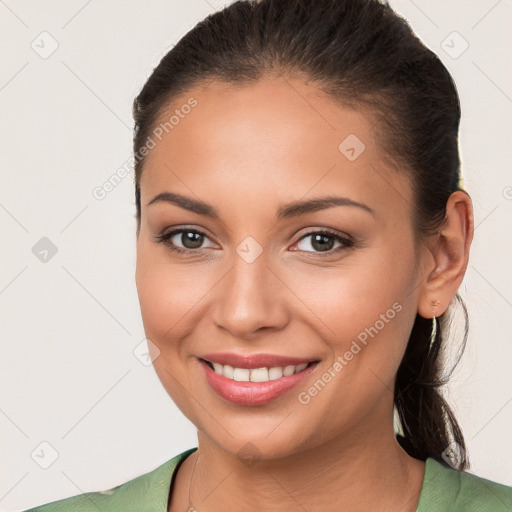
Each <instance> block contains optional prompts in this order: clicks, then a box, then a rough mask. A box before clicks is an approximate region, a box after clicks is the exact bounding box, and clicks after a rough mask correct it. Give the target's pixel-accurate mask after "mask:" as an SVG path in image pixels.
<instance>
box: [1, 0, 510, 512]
mask: <svg viewBox="0 0 512 512" xmlns="http://www.w3.org/2000/svg"><path fill="white" fill-rule="evenodd" d="M223 3H224V2H220V1H212V0H208V1H206V0H173V1H169V0H167V1H161V0H158V1H155V0H153V1H152V2H143V1H142V0H139V1H133V0H132V1H126V0H125V1H123V2H121V1H118V2H115V1H112V0H107V1H106V0H103V1H101V2H99V1H98V0H89V1H84V0H73V1H69V0H68V1H63V0H60V1H54V2H51V3H50V2H46V3H42V2H38V1H35V0H31V1H26V0H20V1H14V0H0V39H1V43H0V47H1V68H0V144H1V159H0V170H1V183H2V187H1V189H0V223H1V241H2V242H1V251H0V254H1V261H2V263H1V267H0V312H1V313H0V314H1V325H0V329H1V331H0V332H1V342H2V350H1V363H0V364H1V367H0V379H1V382H0V389H1V390H2V395H1V402H0V435H1V440H2V452H1V456H0V460H1V461H2V464H1V472H0V510H2V511H18V510H21V509H24V508H28V507H29V506H34V505H36V504H40V503H44V502H47V501H52V500H55V499H59V498H64V497H66V496H72V495H76V494H78V493H80V492H85V491H91V490H100V489H107V488H109V487H112V486H114V485H117V484H119V483H122V482H124V481H127V480H128V479H130V478H133V477H135V476H137V475H140V474H142V473H144V472H147V471H149V470H151V469H153V468H155V467H157V466H158V465H160V464H162V463H163V462H164V461H166V460H168V459H169V458H171V457H172V456H174V455H176V454H178V453H180V452H182V451H183V450H185V449H187V448H190V447H193V446H196V437H195V429H194V427H193V425H191V424H190V423H189V422H188V420H186V419H185V418H184V417H183V416H182V414H181V413H180V412H179V410H178V409H177V408H176V407H175V406H174V404H173V403H172V401H171V399H170V398H169V397H168V395H167V394H166V392H165V391H164V389H163V387H162V386H161V384H160V382H159V381H158V379H157V377H156V375H155V373H154V371H153V368H152V367H151V366H145V365H144V364H142V363H141V361H140V360H139V359H137V357H135V355H134V353H133V351H134V349H136V347H138V346H139V344H140V343H141V341H142V340H144V331H143V328H142V322H141V318H140V312H139V305H138V300H137V295H136V289H135V284H134V270H135V233H134V231H135V220H134V213H135V206H134V200H133V185H132V172H131V171H130V174H129V175H128V176H127V177H125V178H124V179H123V180H122V181H121V183H120V184H119V185H118V186H117V187H116V188H115V189H114V190H112V191H111V192H110V193H109V194H108V195H107V196H106V198H105V199H103V200H97V199H95V197H94V196H93V194H92V191H93V189H94V188H95V187H97V186H101V185H102V184H103V183H104V182H105V181H106V180H108V178H109V177H110V176H111V175H112V174H114V173H115V172H116V171H117V170H118V169H119V168H121V167H122V166H123V165H124V164H125V162H126V161H127V159H128V158H129V156H130V154H131V143H132V133H131V127H132V119H131V102H132V99H133V97H134V96H135V95H136V93H137V92H138V90H139V89H140V87H141V86H142V84H143V83H144V81H145V79H146V78H147V77H148V76H149V74H150V72H151V70H152V68H153V67H154V66H155V65H156V64H157V63H158V61H159V59H160V58H161V57H162V56H163V55H164V53H166V51H168V50H169V49H170V48H171V47H172V45H173V44H174V43H175V42H176V41H177V40H178V39H179V38H180V37H181V36H182V35H184V34H185V32H186V31H187V30H188V29H190V28H192V26H193V25H195V23H197V22H198V21H199V20H201V19H202V18H204V17H205V16H206V15H207V14H209V13H211V12H212V11H214V10H217V9H218V8H220V7H221V6H222V5H223ZM391 5H392V6H393V7H394V8H395V9H396V10H397V11H398V12H400V13H402V14H403V15H404V16H405V17H406V18H407V19H408V20H409V21H410V22H411V24H412V26H413V28H414V29H415V31H416V33H417V34H418V35H419V36H420V37H421V38H422V39H423V41H424V42H425V43H426V44H427V45H428V46H429V47H430V48H432V49H433V50H434V51H435V52H436V53H438V54H439V55H440V57H441V58H442V59H443V61H444V62H445V64H446V65H447V67H448V68H449V70H450V71H451V73H452V74H453V76H454V78H455V82H456V84H457V86H458V90H459V92H460V97H461V104H462V112H463V115H462V123H461V138H460V145H461V156H462V161H463V172H464V176H465V185H466V187H467V189H468V191H469V192H470V194H471V195H472V197H473V201H474V207H475V216H476V232H475V241H474V245H473V249H472V254H471V260H470V265H469V268H468V272H467V275H466V278H465V281H464V285H463V287H462V290H461V292H462V295H463V297H464V299H465V301H466V303H467V305H468V308H469V314H470V319H471V330H470V336H469V340H468V347H467V349H466V353H465V356H464V358H463V360H462V363H461V365H460V367H459V369H458V370H457V371H456V373H455V374H454V376H453V380H452V382H451V384H450V385H449V387H448V390H447V391H448V396H449V398H450V399H451V400H452V403H454V404H455V411H456V413H457V416H458V419H459V421H460V423H461V425H462V428H463V431H464V433H465V436H466V439H467V442H468V445H469V452H470V460H471V462H472V464H473V468H472V472H474V473H476V474H479V475H480V476H484V477H487V478H490V479H492V480H495V481H498V482H502V483H507V484H509V485H512V465H511V463H510V460H512V437H511V436H510V432H511V431H512V404H511V401H512V386H511V385H510V361H511V356H512V345H511V344H510V332H511V331H512V315H511V308H512V294H511V292H510V290H511V289H512V271H511V269H510V260H511V258H510V257H511V254H512V247H511V246H512V239H511V237H510V232H511V227H512V226H511V224H512V217H511V209H512V200H511V199H512V188H511V187H512V176H511V174H510V162H511V143H510V141H511V140H512V138H511V135H512V130H511V119H512V116H511V111H512V99H511V96H512V83H511V82H512V80H511V72H510V65H509V62H510V48H511V47H512V41H511V32H512V31H511V26H510V20H511V19H512V3H511V1H510V0H500V1H496V0H485V1H484V0H479V1H467V0H457V1H455V0H452V1H445V0H436V1H433V0H428V1H427V0H415V1H411V0H395V1H392V2H391ZM44 31H46V32H48V33H49V34H50V36H48V35H40V34H41V33H42V32H44ZM454 31H456V32H457V33H458V34H459V35H457V34H453V32H454ZM462 38H463V39H462ZM53 41H56V42H57V44H58V48H57V49H56V51H55V52H54V53H53V54H51V55H49V56H48V55H47V54H46V53H48V52H49V51H50V50H51V49H52V44H56V43H54V42H53ZM443 41H444V42H443ZM464 41H467V43H468V44H469V47H468V48H467V50H466V51H464V52H463V53H462V54H460V52H461V50H463V49H464V45H465V43H464ZM45 52H46V53H45ZM459 54H460V55H459ZM43 57H47V58H43ZM43 237H47V238H48V239H49V240H51V242H52V243H53V244H54V245H55V246H56V247H57V253H56V254H55V255H54V256H52V257H51V253H48V256H47V260H48V261H47V262H42V261H40V259H39V258H37V257H36V255H35V254H34V253H33V252H32V248H33V247H34V246H35V245H36V243H38V241H39V240H40V239H41V238H43ZM41 243H44V242H41ZM43 255H44V253H43V254H40V256H41V257H42V256H43ZM139 350H141V349H140V347H139ZM136 353H137V354H140V352H137V351H136ZM43 442H44V443H49V444H50V445H51V446H52V447H53V448H50V447H49V446H48V445H47V444H43V445H41V443H43ZM53 450H55V452H56V455H58V457H57V458H56V460H55V461H54V462H53V463H52V461H53V458H54V456H55V454H54V452H53ZM50 463H51V464H50ZM41 465H43V466H45V465H49V467H48V468H47V469H43V468H42V467H41Z"/></svg>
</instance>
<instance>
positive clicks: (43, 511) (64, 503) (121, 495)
mask: <svg viewBox="0 0 512 512" xmlns="http://www.w3.org/2000/svg"><path fill="white" fill-rule="evenodd" d="M196 449H197V448H190V449H189V450H186V451H184V452H182V453H180V454H179V455H176V456H175V457H173V458H172V459H169V460H168V461H167V462H164V463H163V464H162V465H160V466H158V467H157V468H155V469H153V470H152V471H150V472H148V473H145V474H143V475H140V476H138V477H136V478H133V479H132V480H129V481H128V482H125V483H123V484H120V485H118V486H116V487H113V488H112V489H108V490H102V491H96V492H87V493H84V494H79V495H77V496H72V497H70V498H64V499H62V500H58V501H53V502H51V503H46V504H44V505H39V506H37V507H35V508H31V509H29V510H25V511H24V512H98V510H101V511H102V512H119V511H123V512H129V511H134V512H135V511H137V512H145V511H148V512H149V511H151V512H166V511H167V501H168V498H169V490H170V486H171V483H172V479H173V477H174V473H175V471H176V468H177V467H178V465H179V464H180V463H181V462H182V461H183V460H184V459H185V458H186V457H187V456H188V455H190V454H191V453H192V452H194V451H195V450H196Z"/></svg>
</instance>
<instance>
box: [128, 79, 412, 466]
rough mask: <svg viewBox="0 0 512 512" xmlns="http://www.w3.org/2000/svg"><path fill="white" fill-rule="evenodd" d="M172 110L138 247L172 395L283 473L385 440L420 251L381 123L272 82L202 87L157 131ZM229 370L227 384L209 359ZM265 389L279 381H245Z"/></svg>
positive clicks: (151, 175) (157, 361)
mask: <svg viewBox="0 0 512 512" xmlns="http://www.w3.org/2000/svg"><path fill="white" fill-rule="evenodd" d="M190 98H193V99H194V100H195V101H196V102H197V104H196V103H194V105H195V106H194V107H193V108H190V109H188V108H181V107H182V105H185V104H187V102H189V104H192V103H190V101H189V100H190ZM175 109H178V110H180V109H181V110H180V112H182V115H181V116H179V123H174V124H173V126H172V129H169V128H168V129H167V132H168V133H166V131H165V130H164V131H163V136H161V137H160V138H161V140H159V141H157V143H156V146H155V147H154V148H153V149H151V151H150V153H149V154H148V156H147V160H146V163H145V167H144V172H143V175H142V178H141V182H140V187H141V225H140V232H139V235H138V239H137V269H136V283H137V289H138V294H139V300H140V306H141V313H142V318H143V323H144V328H145V332H146V336H147V338H148V339H149V340H150V343H149V347H150V351H151V353H152V357H153V358H154V361H153V365H154V368H155V370H156V372H157V374H158V377H159V379H160V380H161V382H162V384H163V385H164V387H165V389H166V390H167V392H168V393H169V395H170V396H171V397H172V399H173V400H174V401H175V402H176V404H177V405H178V407H179V408H180V409H181V410H182V411H183V413H184V414H185V415H186V416H187V417H188V418H189V419H190V420H191V421H192V422H193V423H194V424H195V425H196V427H197V428H198V430H199V432H200V435H201V436H203V438H204V439H208V440H210V441H211V442H213V443H215V444H216V445H217V446H221V447H222V448H223V449H224V450H226V451H227V452H229V453H232V454H234V455H235V454H237V453H238V452H239V450H240V449H242V448H243V447H244V446H246V443H249V442H250V443H252V445H254V447H255V448H254V447H253V449H255V450H257V452H258V454H259V456H260V457H262V458H272V457H276V458H277V457H284V456H287V455H291V454H293V453H297V452H300V451H305V450H308V449H311V448H315V447H318V446H320V445H323V444H325V443H329V442H331V441H332V442H334V441H336V440H337V439H345V440H347V439H351V438H353V437H354V435H355V433H356V432H357V435H358V436H361V435H362V434H363V433H365V432H366V433H367V434H368V435H375V432H377V435H380V434H378V432H379V431H381V430H382V426H383V425H392V409H393V393H392V391H393V384H394V378H395V375H396V371H397V368H398V366H399V364H400V361H401V359H402V356H403V353H404V351H405V347H406V343H407V339H408V336H409V333H410V331H411V329H412V325H413V322H414V318H415V315H416V311H417V305H418V304H417V303H418V292H417V290H418V282H419V281H418V280H419V279H420V277H419V276H420V273H421V259H420V260H418V258H419V257H420V258H421V251H420V252H419V253H418V251H417V248H416V247H415V245H414V231H413V225H412V217H411V203H412V190H411V186H410V183H409V181H408V178H407V176H406V175H405V174H399V173H397V172H396V171H395V170H393V169H391V168H388V167H387V165H386V162H385V160H384V158H383V155H382V153H381V151H380V149H379V144H378V134H377V133H374V131H373V126H374V123H373V121H372V119H371V117H370V116H369V115H367V114H365V113H364V112H363V111H355V110H350V109H348V108H344V107H343V106H340V105H339V104H337V103H335V102H333V100H331V99H329V98H327V97H326V96H324V95H323V94H322V93H321V92H320V91H319V90H318V89H317V88H315V87H314V86H312V85H310V84H306V83H303V82H301V81H299V80H291V79H290V80H284V79H270V78H268V79H265V80H262V81H260V82H258V83H257V84H252V85H248V86H236V87H234V86H232V85H226V84H222V83H219V82H212V83H210V84H209V85H208V87H206V88H199V87H198V88H194V89H193V90H191V91H189V92H188V93H187V94H186V95H184V96H182V97H181V98H180V99H179V100H175V101H174V102H173V104H172V105H171V106H170V107H169V109H168V110H167V111H166V112H164V113H162V116H161V118H160V119H159V121H158V123H157V124H159V123H160V122H162V123H163V122H165V121H168V120H169V118H170V116H171V115H172V114H173V112H174V111H175ZM183 112H187V113H186V114H183ZM160 131H162V130H160ZM347 137H348V138H347ZM363 145H364V146H363ZM165 193H167V194H168V195H167V196H160V199H158V198H157V199H155V198H156V197H157V196H159V195H160V194H165ZM171 194H172V195H171ZM326 197H329V198H331V199H333V200H332V201H331V202H320V201H317V202H316V203H312V202H311V201H313V200H320V199H324V198H326ZM166 198H167V199H166ZM334 198H336V199H334ZM149 203H151V204H149ZM301 203H306V204H308V205H309V208H308V207H303V208H299V207H297V205H298V204H301ZM162 236H164V239H163V241H162V240H160V239H158V237H162ZM219 354H221V355H219ZM222 354H223V356H222ZM226 354H228V355H227V356H226ZM262 354H263V356H262V357H260V359H258V358H253V359H252V360H249V359H247V357H249V358H250V357H251V356H255V355H259V356H261V355H262ZM237 356H239V358H238V359H237V358H236V357H237ZM270 356H282V357H283V358H284V359H281V360H278V359H274V360H272V359H271V358H270ZM223 357H224V359H223ZM230 357H231V358H230ZM215 358H218V359H219V360H220V362H217V363H216V364H217V365H218V366H217V369H219V368H221V371H222V372H223V374H221V375H219V374H217V373H216V372H215V371H214V370H212V369H211V367H210V365H208V364H207V363H205V362H204V361H203V360H212V361H213V360H214V359H215ZM244 358H245V359H244ZM222 361H224V362H225V363H226V364H227V363H231V364H229V365H228V366H233V367H239V368H240V369H241V370H242V371H238V370H234V371H233V372H234V375H230V373H229V372H230V370H229V368H227V369H226V366H223V367H220V364H222ZM299 362H304V364H306V363H308V366H307V367H306V368H305V369H302V367H303V366H304V364H303V365H302V367H301V366H299V367H298V368H297V366H298V363H299ZM285 363H289V364H285ZM212 366H214V365H212ZM284 366H290V367H293V366H295V368H293V369H292V370H290V369H289V370H284V376H283V377H281V378H279V370H273V371H272V370H271V371H270V372H269V371H268V370H266V372H267V373H265V370H259V371H258V372H249V371H248V370H247V368H251V367H253V368H262V367H265V368H268V367H271V368H272V367H284ZM290 371H294V372H297V373H295V374H294V375H287V373H289V372H290ZM251 375H252V376H253V378H255V379H256V380H258V379H262V380H265V379H268V378H270V379H271V380H270V381H268V382H266V383H265V382H243V381H242V382H241V381H238V380H233V378H232V377H233V376H234V377H235V379H246V378H251ZM251 386H252V387H251ZM391 428H392V427H391ZM372 433H373V434H372Z"/></svg>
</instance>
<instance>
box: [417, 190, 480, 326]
mask: <svg viewBox="0 0 512 512" xmlns="http://www.w3.org/2000/svg"><path fill="white" fill-rule="evenodd" d="M473 230H474V220H473V207H472V203H471V199H470V197H469V195H468V194H467V193H466V192H464V191H462V190H457V191H456V192H453V193H452V195H451V196H450V197H449V198H448V202H447V204H446V216H445V222H444V223H443V224H442V226H441V227H440V228H439V230H438V232H437V234H436V235H435V237H436V241H435V242H434V243H433V244H432V246H431V248H430V249H429V250H430V253H431V254H430V255H431V257H432V258H433V262H434V265H433V269H431V270H430V272H429V273H428V275H427V276H426V277H425V280H424V282H423V285H422V289H421V294H420V297H419V303H418V313H419V314H420V315H421V316H422V317H424V318H432V317H433V316H436V317H438V316H440V315H442V314H443V313H444V312H445V311H446V309H447V308H448V305H449V304H450V302H451V300H452V298H453V297H454V295H455V293H457V290H458V289H459V286H460V284H461V283H462V280H463V278H464V274H465V273H466V268H467V266H468V261H469V249H470V247H471V242H472V240H473Z"/></svg>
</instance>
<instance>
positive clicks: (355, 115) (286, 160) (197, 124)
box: [141, 78, 411, 211]
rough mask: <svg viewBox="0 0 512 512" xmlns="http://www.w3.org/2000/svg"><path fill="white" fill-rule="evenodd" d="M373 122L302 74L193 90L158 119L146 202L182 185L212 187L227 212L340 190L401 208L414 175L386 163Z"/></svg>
mask: <svg viewBox="0 0 512 512" xmlns="http://www.w3.org/2000/svg"><path fill="white" fill-rule="evenodd" d="M190 105H194V106H193V107H190ZM374 122H375V121H374V119H373V118H372V117H371V116H370V115H369V114H368V113H366V112H365V111H364V110H362V109H352V108H348V107H346V106H343V105H342V104H340V103H338V102H335V101H334V100H333V99H331V98H329V97H328V96H326V95H325V94H324V93H323V92H322V91H321V90H320V89H319V88H317V87H315V86H314V85H312V84H307V83H305V82H304V81H301V80H293V79H285V78H275V79H264V80H260V81H258V82H256V83H253V84H250V85H243V86H238V85H237V86H233V85H231V84H225V83H221V82H218V81H213V82H210V83H208V84H207V85H206V86H201V87H195V88H193V89H191V90H190V91H188V92H187V93H186V94H183V95H181V96H180V97H179V98H176V99H175V100H174V101H173V102H172V104H170V105H169V106H168V107H167V108H166V109H165V110H164V111H162V112H161V115H160V116H159V118H158V120H157V122H156V123H155V128H157V129H158V128H159V127H160V130H159V137H158V138H155V143H156V145H155V147H154V148H153V149H152V150H151V151H150V153H149V154H148V156H147V157H146V162H145V166H144V172H143V175H142V178H141V195H142V197H143V202H144V201H145V202H146V203H147V201H149V200H150V198H151V197H153V196H154V195H155V194H158V193H160V192H162V191H174V190H178V189H179V190H180V191H182V192H188V193H189V195H190V193H191V192H192V193H193V194H195V195H198V196H199V197H202V196H205V194H206V195H207V196H209V197H211V195H212V193H213V194H215V195H216V197H217V199H218V200H219V201H220V202H221V203H223V205H225V207H226V208H227V207H228V204H235V203H236V202H237V197H238V201H242V199H241V198H243V201H245V202H247V201H248V200H249V201H250V200H252V199H255V200H256V199H257V201H258V202H259V207H261V202H262V201H263V199H262V198H267V199H268V207H269V208H271V207H272V203H276V204H277V203H281V202H286V201H288V200H289V201H292V200H297V199H299V198H302V197H303V196H304V195H309V196H315V195H320V194H323V193H325V192H329V193H332V192H333V191H339V192H340V193H341V192H343V193H344V195H350V197H351V198H352V199H354V200H356V201H371V202H373V203H374V204H375V205H379V206H385V204H386V202H387V203H389V202H390V201H391V202H393V201H394V205H395V206H396V205H397V203H396V199H397V198H396V197H395V196H397V194H398V196H401V198H402V199H403V200H405V202H404V207H407V206H408V203H410V201H411V190H410V187H409V184H408V180H407V179H406V177H405V176H404V173H401V174H398V173H396V171H395V170H392V169H390V168H389V167H388V165H387V163H386V161H385V159H384V157H383V154H382V152H381V150H380V147H379V144H378V133H377V131H376V130H375V128H374ZM187 189H188V190H187ZM180 193H181V192H180ZM235 194H236V195H237V197H236V196H235ZM386 198H387V199H386ZM219 209H220V210H221V211H222V206H220V208H219Z"/></svg>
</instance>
